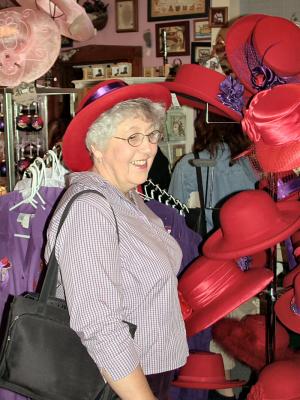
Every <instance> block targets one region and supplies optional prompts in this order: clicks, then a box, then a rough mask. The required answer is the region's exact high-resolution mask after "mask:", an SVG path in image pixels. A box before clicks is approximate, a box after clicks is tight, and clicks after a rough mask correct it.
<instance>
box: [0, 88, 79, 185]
mask: <svg viewBox="0 0 300 400" xmlns="http://www.w3.org/2000/svg"><path fill="white" fill-rule="evenodd" d="M77 93H78V91H77V90H76V89H62V88H49V87H42V88H39V87H38V88H35V89H34V94H33V96H32V98H31V99H29V100H28V99H27V100H26V102H24V100H22V99H21V100H19V98H18V97H17V96H16V93H15V91H14V90H13V89H10V88H3V89H0V186H5V187H6V189H7V191H12V190H13V189H14V186H15V183H16V182H17V181H18V180H19V179H21V177H22V172H24V170H25V169H26V168H27V167H28V166H29V165H30V163H31V162H32V161H33V160H34V159H35V158H36V157H43V155H44V154H45V152H46V151H47V150H48V147H49V137H48V125H49V103H50V102H49V100H50V96H57V97H58V96H60V97H58V98H57V101H59V99H60V98H61V97H64V96H67V97H68V100H69V102H68V103H69V108H70V110H69V111H70V115H71V116H73V115H74V112H75V101H76V98H77ZM31 100H32V101H31ZM51 106H53V102H51Z"/></svg>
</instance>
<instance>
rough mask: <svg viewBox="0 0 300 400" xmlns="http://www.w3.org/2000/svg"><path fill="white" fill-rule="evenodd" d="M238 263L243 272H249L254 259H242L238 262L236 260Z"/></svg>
mask: <svg viewBox="0 0 300 400" xmlns="http://www.w3.org/2000/svg"><path fill="white" fill-rule="evenodd" d="M236 263H237V265H238V267H240V269H241V270H242V271H243V272H244V271H248V269H249V268H250V266H251V263H252V257H250V256H245V257H240V258H239V259H238V260H236Z"/></svg>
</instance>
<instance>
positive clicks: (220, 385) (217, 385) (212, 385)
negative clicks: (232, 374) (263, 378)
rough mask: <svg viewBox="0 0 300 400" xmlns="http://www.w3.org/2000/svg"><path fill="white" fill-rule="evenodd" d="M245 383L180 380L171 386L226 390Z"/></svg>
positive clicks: (235, 381) (241, 381) (237, 381)
mask: <svg viewBox="0 0 300 400" xmlns="http://www.w3.org/2000/svg"><path fill="white" fill-rule="evenodd" d="M245 383H246V381H243V380H237V379H236V380H231V381H226V382H203V381H201V382H200V381H199V382H195V381H182V380H180V379H178V380H176V381H173V382H172V385H173V386H176V387H180V388H186V389H188V388H189V389H227V388H234V387H239V386H243V385H245Z"/></svg>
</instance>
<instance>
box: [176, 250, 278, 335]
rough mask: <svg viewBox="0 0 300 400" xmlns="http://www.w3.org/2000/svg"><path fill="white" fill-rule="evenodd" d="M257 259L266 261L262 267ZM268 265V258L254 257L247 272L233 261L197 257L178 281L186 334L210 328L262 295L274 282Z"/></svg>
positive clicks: (193, 333)
mask: <svg viewBox="0 0 300 400" xmlns="http://www.w3.org/2000/svg"><path fill="white" fill-rule="evenodd" d="M256 258H258V260H262V261H263V262H264V264H263V265H261V267H259V266H258V264H257V262H256V261H255V259H256ZM265 262H266V257H265V256H261V255H260V254H258V255H257V256H256V255H254V256H253V261H252V260H251V259H250V260H249V262H248V267H247V268H248V269H247V270H245V268H244V265H241V264H240V263H238V262H235V261H233V260H225V261H224V260H212V259H209V258H207V257H204V256H201V257H199V258H197V259H196V260H195V261H194V262H193V263H192V264H191V265H190V266H189V268H187V269H186V270H185V271H184V273H183V274H182V276H181V277H180V278H179V281H178V290H179V292H180V297H179V298H180V302H182V301H184V306H182V308H183V311H184V313H183V316H184V322H185V327H186V332H187V335H188V336H193V335H195V334H196V333H199V332H201V331H202V330H204V329H206V328H208V327H209V326H211V325H212V324H214V323H215V322H216V321H218V320H219V319H220V318H223V317H224V316H225V315H227V314H228V313H230V312H231V311H233V310H235V309H236V308H237V307H238V306H240V305H241V304H243V303H245V302H246V301H247V300H249V299H250V298H251V297H253V296H255V295H256V294H258V293H259V292H261V291H262V290H263V289H264V288H265V287H266V286H267V285H268V284H269V283H270V282H271V281H272V279H273V274H272V271H271V270H269V269H268V268H265ZM251 264H253V265H255V267H254V266H251Z"/></svg>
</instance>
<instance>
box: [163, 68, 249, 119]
mask: <svg viewBox="0 0 300 400" xmlns="http://www.w3.org/2000/svg"><path fill="white" fill-rule="evenodd" d="M201 73H202V74H204V75H205V76H207V86H205V88H203V90H202V87H200V86H199V85H197V81H195V85H194V87H191V86H188V85H184V84H182V83H177V82H175V81H174V82H161V83H160V85H162V86H164V87H166V88H168V89H169V90H170V92H173V93H175V94H176V95H177V96H178V100H179V102H180V104H182V105H186V106H188V107H193V108H199V109H205V107H206V103H208V104H210V107H209V110H210V111H211V112H212V113H215V114H221V115H224V116H225V117H226V118H229V119H232V120H233V121H237V122H240V121H241V120H242V118H243V116H242V114H241V113H238V112H237V111H234V110H232V109H230V108H229V107H227V106H225V105H224V104H223V103H221V102H220V101H219V100H218V98H217V94H218V93H219V91H220V88H219V86H220V83H221V82H222V81H223V80H224V79H225V78H226V76H224V75H222V74H219V73H217V72H216V71H212V70H210V69H209V68H203V69H202V71H201Z"/></svg>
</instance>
